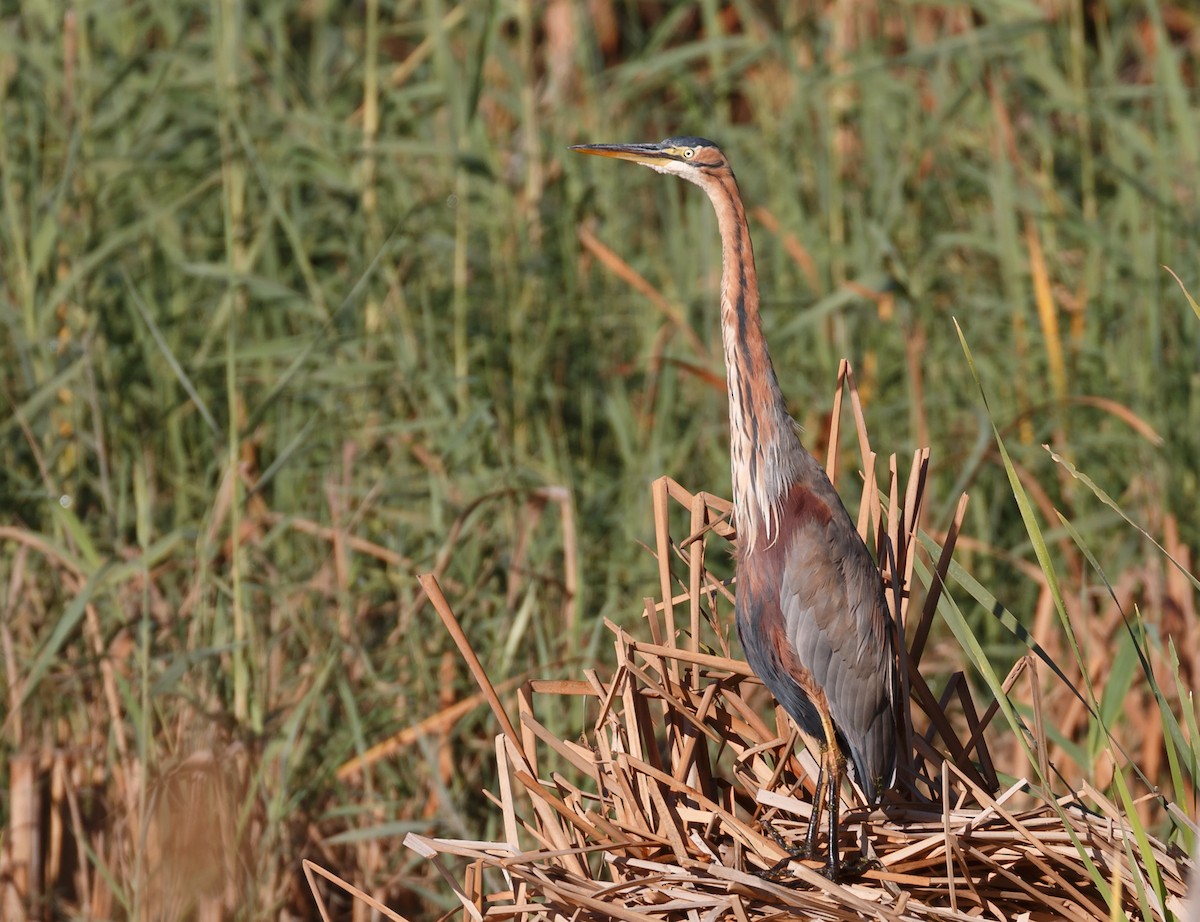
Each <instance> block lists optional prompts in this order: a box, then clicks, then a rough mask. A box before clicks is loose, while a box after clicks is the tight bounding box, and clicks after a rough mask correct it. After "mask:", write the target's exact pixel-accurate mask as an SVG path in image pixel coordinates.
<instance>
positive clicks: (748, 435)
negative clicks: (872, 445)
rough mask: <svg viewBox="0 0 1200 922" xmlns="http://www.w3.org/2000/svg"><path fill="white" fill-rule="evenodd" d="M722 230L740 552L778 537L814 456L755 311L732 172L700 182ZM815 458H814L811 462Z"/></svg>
mask: <svg viewBox="0 0 1200 922" xmlns="http://www.w3.org/2000/svg"><path fill="white" fill-rule="evenodd" d="M697 185H699V186H701V188H703V189H704V191H705V192H707V193H708V197H709V199H711V200H712V203H713V207H714V208H715V209H716V212H717V225H718V227H719V228H720V231H721V256H722V263H721V336H722V339H723V342H724V346H725V372H726V377H727V380H728V388H729V440H730V449H731V451H730V456H731V459H732V467H733V499H734V516H735V523H736V525H737V531H738V539H739V544H740V545H741V548H742V552H743V553H749V552H750V551H753V550H754V547H755V545H756V544H757V543H758V541H759V540H765V541H766V542H767V544H768V545H770V544H771V543H772V542H773V541H774V540H775V539H776V537H778V528H779V506H780V503H781V502H782V501H783V499H784V498H785V497H786V496H787V493H788V491H789V490H790V488H791V487H792V485H793V484H794V483H795V482H796V480H797V479H798V478H799V476H800V468H801V466H802V465H803V464H804V462H805V461H810V462H811V460H812V459H811V458H810V457H809V456H808V454H807V452H805V450H804V448H803V446H802V445H801V444H800V437H799V436H798V435H797V433H796V425H795V423H794V422H793V421H792V418H791V417H790V416H789V415H788V412H787V408H786V406H785V404H784V400H783V393H782V391H780V389H779V381H778V380H777V379H776V377H775V368H774V366H773V365H772V364H771V356H770V354H769V353H768V351H767V342H766V339H765V338H764V337H763V331H762V322H761V320H760V318H759V313H758V277H757V275H756V273H755V269H754V250H753V248H752V246H751V244H750V229H749V226H748V225H747V223H746V213H745V209H744V208H743V206H742V198H741V195H740V193H739V192H738V186H737V181H736V180H735V179H734V177H733V173H732V172H731V171H729V170H727V169H726V170H722V171H721V172H719V173H715V174H708V175H706V176H705V177H704V180H703V181H701V182H698V183H697ZM814 463H815V462H814Z"/></svg>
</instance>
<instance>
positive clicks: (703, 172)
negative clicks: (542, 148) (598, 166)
mask: <svg viewBox="0 0 1200 922" xmlns="http://www.w3.org/2000/svg"><path fill="white" fill-rule="evenodd" d="M571 150H573V151H578V152H579V153H581V154H594V155H595V156H597V157H616V158H617V159H618V160H632V161H633V162H634V163H640V164H641V165H642V166H648V167H650V169H652V170H657V171H658V172H659V173H673V174H674V175H676V176H682V177H683V178H684V179H687V180H689V181H691V182H694V183H696V184H697V185H700V186H703V185H704V184H705V180H706V179H709V178H711V177H713V176H714V175H715V174H717V173H721V172H724V171H727V170H728V169H729V162H728V161H727V160H726V159H725V155H724V154H723V153H721V148H719V147H717V145H716V144H714V143H713V142H712V141H709V140H706V139H704V138H667V139H666V140H665V141H659V142H657V143H655V144H579V145H576V146H575V147H572V148H571Z"/></svg>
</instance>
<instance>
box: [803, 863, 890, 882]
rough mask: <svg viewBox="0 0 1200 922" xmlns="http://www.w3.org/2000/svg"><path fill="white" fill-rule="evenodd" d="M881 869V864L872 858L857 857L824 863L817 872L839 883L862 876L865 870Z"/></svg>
mask: <svg viewBox="0 0 1200 922" xmlns="http://www.w3.org/2000/svg"><path fill="white" fill-rule="evenodd" d="M882 870H883V865H882V864H880V863H879V862H878V861H876V860H875V859H874V858H865V857H858V858H850V859H847V860H845V861H839V862H837V863H836V864H826V865H825V866H824V867H822V868H820V870H819V871H818V873H819V874H820V875H821V876H822V877H824V878H826V879H828V880H831V881H833V882H834V883H841V882H842V881H846V880H853V879H854V878H856V877H862V876H863V874H865V873H866V872H867V871H882Z"/></svg>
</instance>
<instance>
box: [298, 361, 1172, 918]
mask: <svg viewBox="0 0 1200 922" xmlns="http://www.w3.org/2000/svg"><path fill="white" fill-rule="evenodd" d="M843 388H844V389H845V393H849V394H850V398H851V405H852V407H853V411H854V418H855V421H856V424H857V430H858V440H859V446H860V449H861V461H862V466H861V470H862V472H863V475H864V476H863V478H862V483H863V485H864V489H863V495H862V500H861V503H860V505H859V512H858V522H859V526H860V531H861V533H862V534H863V535H864V538H866V539H867V540H868V541H869V542H874V545H873V546H874V547H875V549H876V552H877V554H876V556H877V559H878V560H880V561H882V566H881V570H882V573H883V576H884V580H885V586H886V588H887V595H888V599H889V604H890V605H891V606H892V615H893V618H894V622H895V624H896V625H897V626H898V631H899V636H900V637H901V638H903V639H904V641H905V642H904V643H902V644H899V645H898V646H897V649H898V651H899V653H898V655H899V659H900V662H899V663H898V664H897V665H898V668H899V670H900V672H899V674H900V675H901V676H902V680H903V681H902V695H901V699H902V700H901V702H899V707H898V711H899V713H898V715H897V719H898V721H899V723H900V727H901V737H902V738H901V745H900V757H901V758H900V762H901V770H900V774H899V778H898V780H897V784H896V786H895V789H894V790H893V791H891V792H889V794H888V795H887V798H886V799H885V801H884V803H882V804H881V805H878V806H876V807H874V808H870V809H868V808H865V807H863V806H862V801H861V799H860V798H858V797H857V793H858V792H856V791H855V792H850V791H847V792H845V793H844V807H843V824H842V825H843V832H842V834H843V837H844V840H843V841H842V842H841V846H842V851H843V855H844V857H846V858H849V859H851V860H853V859H856V858H860V857H861V858H862V859H863V865H864V867H863V870H862V871H861V873H859V874H857V875H854V876H852V877H851V878H850V879H849V880H848V881H844V882H839V883H834V882H831V881H829V880H827V879H826V878H825V877H823V876H822V875H821V874H820V873H818V871H817V868H818V867H819V862H818V861H815V860H813V861H803V860H798V859H795V858H793V857H791V855H790V854H789V850H790V849H793V848H795V847H797V846H799V845H800V844H801V842H802V840H803V837H804V833H805V830H806V828H807V822H808V818H809V815H810V798H811V791H812V788H813V783H814V780H815V777H816V763H815V761H814V760H813V759H812V758H811V756H809V754H808V753H806V752H805V751H804V749H803V748H802V746H798V745H797V739H796V736H795V733H794V729H793V727H792V725H791V723H790V722H789V720H788V718H787V717H786V716H785V715H784V713H783V712H782V710H780V709H778V708H774V709H773V708H772V704H773V702H772V701H771V698H770V696H769V695H768V694H767V693H766V691H765V689H764V688H763V687H762V685H761V683H760V682H759V681H758V679H757V678H755V677H754V675H753V674H752V673H751V671H750V669H749V667H748V666H747V665H746V664H745V662H744V661H743V660H741V658H740V657H739V656H738V655H735V654H736V653H737V650H736V648H735V649H734V650H732V651H731V649H730V646H731V637H730V631H731V625H732V621H733V619H732V602H733V597H732V592H731V587H730V586H728V585H726V584H725V583H724V582H722V581H721V580H719V579H717V578H715V577H714V576H713V575H712V574H711V573H710V572H709V570H708V567H707V566H706V559H707V557H708V555H709V554H724V555H726V560H727V559H728V557H727V555H728V553H729V546H730V544H731V543H732V542H735V541H736V535H735V534H734V533H733V530H732V528H731V526H730V524H729V517H730V516H729V514H730V511H731V509H730V504H729V503H728V502H727V501H725V500H723V499H720V498H718V497H713V496H710V495H707V494H703V493H699V494H693V493H690V492H688V491H687V490H685V489H683V488H682V487H680V486H679V485H678V484H675V483H673V482H672V481H670V480H668V479H665V478H664V479H662V480H660V481H658V482H656V483H655V484H654V486H653V507H654V517H655V525H656V549H655V550H656V553H657V557H658V561H659V575H660V585H659V587H658V595H659V598H658V600H657V601H655V600H654V599H647V600H645V602H644V606H643V614H644V620H643V622H642V625H641V626H640V627H639V628H638V630H637V631H636V632H630V631H628V630H626V629H622V628H621V627H619V626H617V625H613V624H609V625H608V628H609V631H610V632H611V640H612V645H613V651H614V656H613V659H612V661H611V664H607V665H606V666H605V668H604V669H585V670H583V672H582V675H581V676H580V677H579V678H577V679H571V680H562V679H559V680H533V681H528V682H526V683H525V684H524V685H523V686H521V687H520V688H519V689H518V690H517V693H516V694H515V696H514V697H515V705H514V702H512V701H510V702H508V703H507V704H506V703H505V702H503V701H501V699H500V697H499V695H498V694H497V692H496V690H495V684H494V683H493V682H492V681H491V679H490V678H489V677H488V675H487V674H486V671H485V670H484V668H483V667H482V665H481V663H480V660H479V658H478V657H477V656H476V654H475V652H474V650H472V648H471V645H470V643H469V642H468V639H467V637H466V636H465V634H464V633H463V631H462V629H461V628H460V626H459V623H458V619H457V618H456V616H455V614H454V612H453V611H452V609H451V606H450V604H449V603H448V601H447V600H446V598H445V596H444V595H443V594H442V591H441V589H440V587H439V586H438V584H437V581H436V580H435V579H434V578H433V577H424V578H423V579H422V584H423V586H424V588H425V591H426V592H427V594H428V596H429V599H430V601H431V602H432V604H433V606H434V607H435V608H436V609H437V611H438V613H439V615H440V616H441V619H442V621H443V623H444V624H445V625H446V627H447V629H448V630H449V631H450V633H451V634H452V636H453V637H454V639H455V641H456V643H457V645H458V647H459V649H460V651H461V653H462V655H463V657H464V660H465V662H466V665H467V666H468V667H469V668H470V670H471V672H472V674H473V676H474V679H475V681H476V683H477V684H478V686H479V688H480V692H481V695H482V696H483V697H484V698H486V700H487V701H488V703H489V704H490V706H491V708H492V710H493V712H494V715H495V718H496V721H497V726H498V730H499V732H498V734H497V736H496V738H495V751H496V767H497V775H498V778H499V785H498V789H497V790H496V791H492V792H485V795H486V796H487V797H488V798H489V799H490V800H491V801H492V803H493V804H494V806H495V809H496V811H498V818H499V820H500V822H499V823H498V825H499V826H500V828H502V830H503V836H502V838H501V839H500V840H498V841H465V840H458V839H444V838H433V837H429V836H422V835H416V834H409V835H408V836H407V838H406V840H405V844H406V845H407V846H408V847H409V848H411V849H412V850H414V851H415V852H417V853H419V854H420V855H422V856H424V858H426V859H427V860H429V861H431V862H433V863H434V864H435V865H436V867H437V869H438V871H439V872H440V873H441V875H442V877H443V879H444V880H445V882H446V885H447V886H448V887H449V888H451V889H452V891H453V893H454V894H455V895H456V896H457V899H458V902H459V904H460V907H461V908H460V909H458V910H455V913H461V918H463V919H464V920H474V922H483V920H485V919H514V920H519V922H533V920H584V919H596V920H600V919H619V920H626V922H667V920H672V922H673V920H679V922H684V920H687V922H715V920H737V922H751V920H774V919H857V918H868V919H895V920H924V919H942V920H948V919H980V918H984V919H1001V920H1010V919H1011V920H1027V919H1107V918H1110V917H1111V918H1117V917H1118V915H1114V914H1113V913H1112V911H1111V910H1110V906H1116V907H1120V908H1121V909H1123V910H1124V912H1125V913H1126V914H1127V915H1128V917H1129V918H1152V919H1164V920H1166V919H1170V918H1184V917H1185V916H1184V914H1183V913H1184V910H1183V905H1184V895H1185V879H1186V877H1187V873H1188V863H1187V861H1186V860H1185V859H1184V856H1182V855H1181V854H1179V853H1178V850H1176V849H1172V848H1168V847H1167V846H1165V845H1164V844H1163V843H1161V842H1158V841H1156V840H1154V839H1153V838H1150V837H1148V836H1147V835H1146V833H1145V832H1144V827H1143V826H1140V825H1137V824H1131V823H1130V822H1129V819H1128V816H1127V814H1126V812H1125V811H1123V810H1122V809H1121V808H1120V807H1119V805H1118V804H1117V803H1114V802H1113V801H1112V800H1111V799H1109V798H1108V797H1106V796H1105V795H1104V794H1102V793H1101V792H1100V791H1098V790H1095V789H1093V788H1091V787H1089V786H1087V785H1086V784H1085V785H1083V786H1082V789H1079V790H1075V791H1069V792H1068V793H1067V794H1065V795H1063V796H1054V795H1050V794H1048V793H1046V792H1047V791H1048V790H1050V789H1052V788H1054V787H1058V785H1053V784H1050V783H1048V782H1047V779H1051V780H1052V781H1058V782H1060V783H1061V782H1062V779H1061V778H1058V776H1057V775H1056V773H1055V771H1054V768H1053V765H1052V764H1050V763H1049V762H1048V759H1047V756H1046V749H1047V747H1045V746H1043V745H1042V744H1041V743H1042V740H1043V739H1044V737H1042V736H1039V734H1040V733H1041V726H1040V724H1039V723H1038V721H1039V720H1040V717H1039V716H1038V715H1036V713H1035V718H1034V720H1033V721H1031V725H1030V726H1029V727H1028V732H1023V733H1021V734H1016V735H1017V736H1020V737H1022V745H1007V746H1005V747H1004V751H1005V753H1006V757H1008V755H1007V754H1010V753H1018V754H1020V753H1022V752H1024V758H1023V759H1012V760H1013V761H1017V762H1018V764H1017V765H1016V766H1005V767H1004V768H1003V770H999V771H998V770H997V766H996V765H995V761H994V759H993V755H992V752H991V750H990V749H989V746H988V744H987V740H989V739H996V738H1004V737H1006V736H1007V737H1011V736H1013V735H1014V734H1013V731H1011V730H1010V729H1008V727H1009V724H1008V723H1007V719H1006V718H1003V717H1002V718H1001V720H999V721H996V720H995V718H996V716H997V715H998V714H1000V708H999V707H998V706H997V704H993V705H991V706H990V707H988V708H987V709H986V710H984V711H983V712H980V710H979V709H977V708H976V706H975V703H974V701H973V699H972V696H971V693H970V690H969V686H968V684H967V682H966V681H965V678H964V675H963V673H962V672H954V673H952V674H951V675H950V678H949V680H948V681H946V682H945V684H944V685H943V686H942V687H941V688H940V690H939V691H938V693H936V694H935V693H934V691H933V690H932V689H931V688H930V687H929V685H927V684H926V682H925V680H924V679H923V678H922V673H921V670H920V665H921V658H922V656H923V654H924V652H925V650H926V648H927V645H928V641H929V637H930V628H931V624H932V619H933V617H934V613H935V611H936V609H937V607H938V604H939V599H940V597H941V596H942V594H943V587H944V585H945V578H946V574H947V572H948V570H949V567H950V560H951V555H952V553H953V550H954V545H955V541H956V539H957V535H958V529H959V524H960V523H961V521H962V517H963V513H964V511H965V507H966V498H965V497H963V498H962V500H961V501H960V502H959V503H958V506H957V512H956V514H955V516H954V518H953V521H952V522H950V523H949V525H948V526H946V528H945V531H944V532H941V533H940V534H939V536H938V540H936V541H932V540H930V539H928V536H926V535H923V533H922V532H921V529H920V527H919V525H920V522H921V509H922V501H923V494H924V484H925V482H926V476H925V475H926V471H927V464H928V454H927V453H926V452H917V453H916V454H915V455H914V456H913V458H912V461H911V465H910V467H909V471H908V473H907V476H906V477H903V478H902V476H901V474H900V470H899V465H898V463H897V461H896V459H895V458H894V457H893V458H892V459H890V461H889V464H888V467H889V475H890V486H889V489H888V491H887V493H886V495H885V494H883V493H882V492H881V491H878V490H876V489H875V483H876V478H875V459H876V456H875V454H874V453H873V452H872V451H871V449H870V443H869V440H868V439H867V433H866V428H865V425H864V424H863V421H862V413H861V408H860V407H859V405H858V401H857V394H856V392H855V390H854V387H853V379H852V377H851V375H850V372H849V369H848V367H845V366H844V367H843V369H842V374H841V375H840V376H839V382H838V391H837V397H836V398H835V406H834V412H833V425H832V431H831V432H830V436H829V441H828V444H829V445H831V446H837V445H838V443H839V434H838V431H837V427H838V419H839V417H840V412H841V406H840V404H841V396H842V394H843ZM828 467H829V468H830V471H831V476H833V475H834V474H835V473H836V470H835V469H836V452H835V451H834V450H831V451H830V454H829V460H828ZM681 522H685V523H686V525H685V526H684V528H683V529H682V530H680V529H679V523H681ZM673 524H674V525H675V526H676V532H673V531H672V525H673ZM725 569H726V570H728V566H727V565H726V567H725ZM1023 670H1024V674H1025V675H1031V674H1036V670H1035V669H1033V667H1032V666H1031V665H1030V664H1029V663H1028V662H1027V661H1022V663H1018V666H1017V667H1016V668H1015V669H1014V670H1013V672H1012V673H1011V674H1010V675H1009V679H1008V681H1007V682H1006V683H1005V688H1006V689H1007V688H1009V687H1011V686H1012V685H1013V683H1014V682H1016V681H1017V680H1018V678H1019V677H1020V676H1021V675H1022V674H1023ZM1032 684H1036V683H1032ZM581 700H582V701H583V702H584V706H583V707H580V701H581ZM1035 711H1036V708H1035ZM564 714H583V715H585V716H584V718H583V720H582V721H581V723H580V724H579V725H578V727H574V728H572V732H571V733H570V734H568V735H565V736H564V735H562V734H558V735H556V734H555V733H554V732H551V730H550V729H548V726H547V724H548V723H554V724H555V725H556V726H560V727H561V725H562V717H563V715H564ZM548 717H549V718H552V719H549V720H548V719H547V718H548ZM1001 777H1005V778H1007V779H1009V780H1008V782H1007V783H1002V782H1001V780H1000V779H1001ZM1012 779H1017V780H1016V781H1015V782H1014V781H1013V780H1012ZM1061 789H1064V790H1065V789H1067V786H1066V785H1065V784H1063V785H1062V788H1061ZM1147 796H1148V797H1149V796H1154V795H1147ZM822 845H823V842H822ZM310 870H311V868H310ZM389 915H393V917H394V914H392V913H389Z"/></svg>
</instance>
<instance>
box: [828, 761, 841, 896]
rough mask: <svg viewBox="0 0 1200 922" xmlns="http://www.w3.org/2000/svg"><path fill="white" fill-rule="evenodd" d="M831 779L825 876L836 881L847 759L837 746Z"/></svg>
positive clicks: (838, 870) (829, 780)
mask: <svg viewBox="0 0 1200 922" xmlns="http://www.w3.org/2000/svg"><path fill="white" fill-rule="evenodd" d="M829 762H830V766H829V777H828V778H827V779H826V781H825V784H826V790H827V793H828V796H829V850H828V853H827V858H826V861H825V874H826V876H827V877H828V878H829V879H830V880H835V879H836V878H837V876H838V874H839V872H840V871H841V870H842V863H841V860H840V853H839V848H838V826H839V823H840V820H841V806H842V796H841V790H842V771H843V769H844V768H845V764H846V759H845V756H843V755H842V752H841V750H840V749H838V748H837V746H836V745H835V746H834V747H832V748H831V749H830V751H829Z"/></svg>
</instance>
